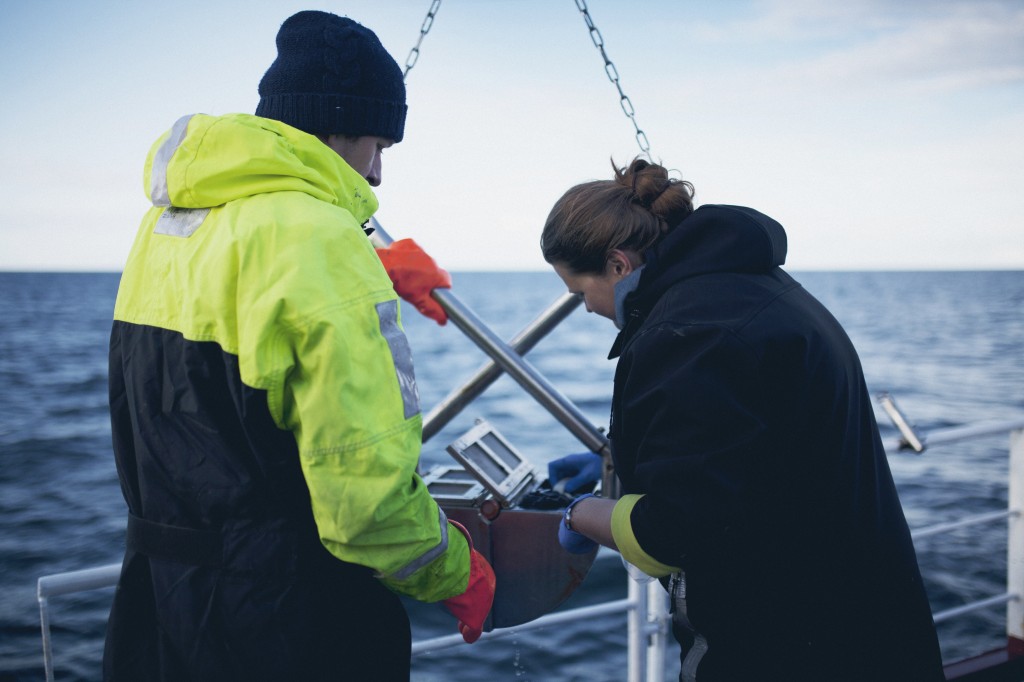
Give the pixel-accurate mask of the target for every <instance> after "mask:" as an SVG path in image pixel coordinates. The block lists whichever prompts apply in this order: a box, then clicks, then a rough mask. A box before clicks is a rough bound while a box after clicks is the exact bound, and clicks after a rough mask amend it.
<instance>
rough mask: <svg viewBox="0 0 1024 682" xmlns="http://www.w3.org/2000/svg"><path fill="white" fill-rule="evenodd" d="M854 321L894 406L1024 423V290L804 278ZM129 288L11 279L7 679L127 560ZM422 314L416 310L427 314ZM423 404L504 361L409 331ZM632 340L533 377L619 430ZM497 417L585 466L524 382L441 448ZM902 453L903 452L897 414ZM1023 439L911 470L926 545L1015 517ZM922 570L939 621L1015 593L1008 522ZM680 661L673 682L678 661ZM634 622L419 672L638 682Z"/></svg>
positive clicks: (416, 323) (540, 363)
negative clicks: (125, 306)
mask: <svg viewBox="0 0 1024 682" xmlns="http://www.w3.org/2000/svg"><path fill="white" fill-rule="evenodd" d="M797 279H799V280H800V281H801V282H802V283H803V284H804V285H805V286H806V288H808V289H809V290H810V291H811V292H812V293H814V294H815V295H816V296H817V297H818V298H820V299H821V300H822V301H823V302H824V303H825V304H826V305H827V306H828V307H829V308H830V309H831V310H832V312H833V313H834V314H835V315H836V317H837V318H838V319H839V320H840V322H842V323H843V325H844V327H846V329H847V331H848V332H849V334H850V336H851V338H852V339H853V341H854V343H855V345H856V346H857V348H858V350H859V352H860V355H861V358H862V361H863V364H864V369H865V373H866V375H867V379H868V385H869V387H870V388H871V390H872V391H874V392H876V393H877V392H881V391H888V392H890V393H892V394H893V395H894V396H896V398H897V400H898V402H899V405H900V407H901V408H902V409H903V410H904V412H906V413H907V415H908V416H909V418H910V420H911V421H912V422H913V423H914V424H915V426H916V427H918V428H919V429H921V430H922V431H924V432H927V431H929V430H933V429H938V428H945V427H949V426H956V425H961V424H967V423H976V422H983V421H990V420H999V419H1008V418H1011V417H1016V416H1018V415H1020V414H1021V413H1022V412H1024V314H1022V312H1021V311H1022V310H1024V272H1019V271H1018V272H984V273H966V272H939V273H802V274H798V275H797ZM117 280H118V277H117V275H112V274H62V275H52V274H9V273H0V294H2V295H0V386H2V387H3V391H2V392H0V462H2V466H0V580H2V589H0V681H10V680H38V679H41V678H42V663H41V661H42V654H41V646H40V638H39V621H38V617H39V616H38V608H37V605H36V602H35V581H36V579H37V578H38V577H39V576H41V575H46V574H52V573H58V572H62V571H70V570H77V569H81V568H87V567H92V566H99V565H104V564H108V563H112V562H115V561H118V560H119V559H120V556H121V554H120V553H121V548H122V547H123V534H124V516H125V507H124V502H123V500H122V498H121V493H120V488H119V487H118V483H117V476H116V473H115V472H114V466H113V459H112V456H111V454H110V427H109V422H108V417H107V408H106V345H107V335H108V333H109V326H110V325H109V320H110V315H111V311H112V309H113V300H114V293H115V291H116V287H117ZM454 291H455V293H456V294H457V295H458V296H459V297H460V299H461V300H462V301H463V302H464V303H466V304H467V305H469V307H470V308H471V309H473V310H474V311H475V312H476V313H477V315H478V316H479V317H480V318H481V319H483V320H484V321H485V322H486V323H487V324H488V325H490V326H491V327H492V329H493V330H494V331H495V332H496V333H497V334H498V335H499V336H501V337H502V338H506V339H508V338H511V337H512V336H513V335H515V334H516V333H517V332H518V331H519V330H520V329H522V328H523V327H524V326H525V325H526V324H527V323H529V322H530V321H531V320H533V319H534V318H535V317H536V316H537V315H538V314H539V313H540V311H541V310H542V309H544V308H545V307H547V306H548V305H549V304H551V303H552V302H553V301H554V300H555V299H556V298H557V297H558V296H560V295H561V293H562V289H561V284H560V283H559V282H558V280H557V278H555V277H554V275H552V274H550V273H515V274H510V273H457V274H456V275H455V289H454ZM409 310H411V309H409V308H406V311H407V312H408V311H409ZM406 326H407V329H408V332H409V336H410V340H411V343H412V347H413V351H414V353H415V357H416V371H417V378H418V382H419V385H420V392H421V397H422V400H423V405H424V407H425V408H426V409H429V408H430V407H431V406H432V405H434V404H436V403H437V402H438V401H439V400H441V399H442V398H443V397H444V396H445V395H447V394H448V392H449V391H450V390H452V389H453V388H454V387H456V386H457V385H459V384H460V383H461V382H462V381H463V380H465V379H466V378H468V377H469V376H471V375H472V374H473V372H475V371H476V370H477V369H478V368H479V367H480V366H481V365H482V364H483V363H484V357H483V355H482V354H481V353H480V351H478V350H477V349H476V348H475V347H474V346H473V345H472V344H471V343H470V342H469V341H468V340H466V339H465V338H464V337H462V335H461V334H460V333H459V332H458V330H456V329H455V328H454V327H453V326H452V325H448V326H446V327H444V328H438V327H436V326H435V325H433V323H431V322H429V321H426V320H424V319H423V318H420V317H419V316H417V315H416V313H415V312H412V313H411V314H410V315H409V319H407V320H406ZM613 336H614V329H613V328H612V327H611V325H610V323H608V322H607V321H605V320H603V319H601V318H597V317H596V316H593V315H586V314H584V313H583V311H582V310H579V311H577V312H575V313H573V315H572V316H570V318H569V319H568V320H566V321H565V322H564V323H563V324H562V325H561V326H560V327H559V328H558V329H556V330H555V331H554V332H553V333H552V334H551V335H550V336H549V337H548V338H546V339H544V340H543V341H541V342H540V343H539V344H538V346H537V347H536V348H535V349H534V350H533V351H531V352H530V353H529V355H528V356H527V359H528V360H529V361H530V362H531V363H532V364H533V365H534V366H535V367H537V368H538V369H539V370H540V371H541V373H542V374H544V376H546V377H547V378H548V379H549V380H550V381H551V382H552V383H553V384H555V385H556V386H557V387H558V388H559V389H560V390H561V391H562V392H563V393H564V394H565V395H566V396H567V397H568V398H569V399H570V400H572V401H573V402H575V403H576V404H577V405H578V406H579V408H580V409H581V410H582V411H583V413H584V414H585V415H586V416H587V417H588V418H590V419H591V420H592V421H593V422H594V423H595V424H597V425H606V424H607V418H608V393H609V391H610V387H611V377H612V370H613V363H612V362H609V361H608V360H606V359H605V358H606V355H607V350H608V347H609V346H610V344H611V341H612V339H613ZM475 417H486V418H487V419H488V420H490V421H491V422H493V423H494V424H495V425H496V426H497V427H498V428H499V429H500V430H501V431H502V433H504V434H505V435H506V436H508V437H509V438H510V439H511V440H512V442H513V444H515V445H516V446H517V447H518V448H519V449H520V450H521V451H522V452H523V453H524V454H526V455H527V456H528V457H529V458H530V459H531V460H533V461H534V463H535V464H537V465H538V466H540V467H541V468H543V465H544V464H545V463H546V462H547V461H548V460H549V459H551V458H554V457H557V456H559V455H561V454H564V453H566V452H574V451H578V450H580V449H581V448H580V446H579V444H578V442H576V440H575V439H574V438H573V437H572V436H571V435H569V434H568V433H567V432H566V431H565V430H564V429H563V428H562V427H561V426H560V425H558V424H557V422H555V420H554V419H553V418H552V417H550V416H549V415H548V414H547V413H546V412H544V411H543V410H542V409H541V408H539V407H537V406H536V405H535V404H534V403H533V401H532V400H531V399H530V398H528V397H527V396H526V395H525V393H523V392H522V390H521V389H520V388H519V387H518V386H517V385H516V384H515V383H514V382H512V381H511V380H510V379H508V378H502V379H499V380H498V381H497V382H496V383H495V384H494V385H493V386H492V387H491V388H490V389H489V390H488V391H487V392H486V393H485V394H484V396H483V398H481V399H480V400H479V401H477V402H476V403H475V404H474V405H472V406H470V407H469V408H467V409H466V410H465V411H464V412H463V413H462V414H460V415H459V416H458V417H457V418H456V419H455V420H454V421H453V423H452V424H450V425H449V426H447V427H446V428H445V429H443V430H442V431H441V432H440V433H439V434H438V435H437V436H435V437H434V438H433V439H432V440H431V441H430V442H429V443H427V444H426V446H425V448H424V457H423V459H424V464H425V466H426V467H428V468H429V467H430V466H432V465H434V464H440V463H448V462H449V461H450V460H449V458H448V456H447V454H445V452H444V446H445V445H446V444H447V443H449V442H451V441H452V440H454V439H455V438H456V437H457V436H459V435H460V434H461V433H462V432H463V431H464V430H465V429H467V428H468V427H469V426H470V425H471V424H472V421H473V419H474V418H475ZM879 421H880V424H881V426H882V429H883V436H884V437H885V438H887V439H890V438H892V437H894V435H895V432H894V430H893V429H892V428H890V427H889V424H888V420H887V418H886V417H885V415H884V414H883V413H881V411H879ZM1006 448H1007V439H1006V436H1005V435H1001V436H997V437H990V438H984V439H979V440H977V441H973V442H965V443H959V444H954V445H946V446H936V447H935V448H932V449H929V450H928V451H927V452H926V453H925V454H924V455H921V456H916V455H913V454H908V453H893V454H891V456H890V464H891V466H892V469H893V473H894V476H895V478H896V481H897V484H898V486H899V488H900V494H901V496H902V499H903V503H904V507H905V509H906V512H907V517H908V520H909V522H910V525H911V528H919V527H923V526H928V525H931V524H933V523H938V522H944V521H950V520H954V519H956V518H959V517H960V516H962V515H963V514H965V513H980V512H986V511H997V510H1001V509H1005V507H1006V503H1007V500H1006V495H1007V487H1006V485H1007V459H1006ZM918 556H919V560H920V563H921V566H922V571H923V573H924V576H925V581H926V584H927V588H928V593H929V597H930V599H931V601H932V606H933V608H934V609H935V610H936V611H940V610H945V609H948V608H952V607H954V606H957V605H960V604H963V603H967V602H970V601H973V600H976V599H980V598H984V597H987V596H990V595H993V594H997V593H1002V592H1003V591H1005V571H1006V531H1005V523H997V524H993V525H992V526H991V527H990V526H984V527H981V528H978V527H975V528H972V529H965V530H958V531H954V532H953V533H950V534H946V535H941V536H936V537H931V538H926V539H922V540H920V541H919V542H918ZM625 580H626V579H625V577H624V575H623V573H622V571H621V565H620V564H619V562H618V559H616V558H615V557H614V556H611V555H609V556H607V557H605V555H602V556H601V558H599V559H598V561H597V562H596V563H595V566H594V569H592V571H591V573H590V575H589V576H588V577H587V580H586V582H585V583H584V585H583V587H582V588H581V589H580V590H578V591H577V593H576V594H575V595H573V597H572V598H571V599H570V600H569V602H567V604H566V606H567V607H572V606H580V605H585V604H593V603H598V602H602V601H607V600H609V599H619V598H623V597H624V596H625V594H626V586H625ZM110 598H111V590H110V589H109V588H108V589H102V590H96V591H93V592H86V593H81V594H79V595H73V596H68V597H60V598H57V599H55V600H54V601H53V603H52V604H51V619H52V624H53V625H52V627H53V634H54V651H55V658H56V666H57V679H58V680H94V679H97V678H98V676H99V673H98V671H99V659H100V651H101V641H102V637H103V629H104V625H105V620H106V613H107V610H108V608H109V602H110ZM407 603H408V605H409V608H410V611H411V613H412V618H413V627H414V636H415V637H417V638H418V639H424V638H430V637H437V636H440V635H446V634H449V633H451V632H454V630H453V628H452V627H451V622H450V618H449V617H448V616H446V615H445V614H444V613H442V612H441V611H440V610H439V609H438V608H437V607H434V606H429V605H422V604H416V603H414V602H407ZM939 634H940V639H941V642H942V647H943V654H944V656H945V657H946V658H947V660H951V659H956V658H960V657H963V656H966V655H970V654H973V653H977V652H978V651H981V650H984V649H987V648H992V647H996V646H1000V645H1001V644H1002V642H1003V641H1004V634H1005V615H1004V609H1002V608H1001V607H997V608H992V609H986V610H984V611H980V612H977V613H975V614H972V615H969V616H966V617H964V618H961V619H957V620H955V621H954V622H952V623H947V624H942V625H940V627H939ZM676 655H677V654H676V653H675V649H674V648H673V649H672V650H671V651H670V653H669V656H668V659H669V660H668V661H667V665H666V670H667V674H666V679H675V676H676V674H677V673H678V658H676ZM625 664H626V650H625V616H624V615H623V616H605V617H601V618H599V619H594V620H593V621H591V622H588V623H584V624H573V625H563V626H557V627H551V628H545V629H543V630H539V631H534V632H520V633H517V634H515V635H514V636H510V637H507V638H504V639H499V640H495V641H493V642H483V643H478V644H476V645H474V646H473V647H471V648H466V649H456V650H447V651H444V652H439V653H436V654H427V655H423V656H420V657H417V658H416V659H415V660H414V676H413V678H414V680H417V681H418V682H433V681H434V680H437V681H441V680H463V679H491V680H495V681H498V680H517V681H520V682H526V681H527V680H534V681H541V680H552V679H557V680H560V681H564V680H621V679H623V678H624V676H625V673H624V669H625Z"/></svg>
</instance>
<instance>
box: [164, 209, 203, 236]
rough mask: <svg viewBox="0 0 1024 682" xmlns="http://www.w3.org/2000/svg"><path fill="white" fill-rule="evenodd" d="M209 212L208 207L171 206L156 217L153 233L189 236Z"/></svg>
mask: <svg viewBox="0 0 1024 682" xmlns="http://www.w3.org/2000/svg"><path fill="white" fill-rule="evenodd" d="M209 214H210V209H208V208H174V207H173V206H171V207H169V208H166V209H164V212H163V213H161V214H160V217H159V218H157V221H156V227H154V228H153V233H154V234H167V235H170V236H172V237H191V236H192V233H193V232H195V231H196V230H198V229H199V226H200V225H202V224H203V221H204V220H206V216H207V215H209Z"/></svg>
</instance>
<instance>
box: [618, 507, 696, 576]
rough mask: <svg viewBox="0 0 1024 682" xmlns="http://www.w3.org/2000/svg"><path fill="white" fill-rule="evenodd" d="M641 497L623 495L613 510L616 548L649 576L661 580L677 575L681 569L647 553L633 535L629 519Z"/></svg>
mask: <svg viewBox="0 0 1024 682" xmlns="http://www.w3.org/2000/svg"><path fill="white" fill-rule="evenodd" d="M641 497H643V495H623V496H622V497H620V498H619V501H618V502H616V503H615V508H614V509H612V538H613V539H614V540H615V546H616V547H618V548H619V552H620V553H621V554H622V556H623V558H624V559H625V560H626V561H628V562H629V563H631V564H633V565H634V566H636V567H637V568H639V569H640V570H641V571H643V572H644V573H646V574H647V575H649V576H653V577H655V578H660V577H662V576H666V575H669V574H670V573H675V572H677V571H679V570H680V569H679V568H677V567H675V566H667V565H665V564H663V563H661V562H660V561H658V560H657V559H655V558H654V557H652V556H651V555H650V554H648V553H647V552H645V551H644V550H643V549H642V548H641V547H640V543H639V542H637V540H636V536H635V535H633V526H632V524H631V523H630V520H629V517H630V515H631V514H632V513H633V507H635V506H636V503H637V502H639V501H640V498H641Z"/></svg>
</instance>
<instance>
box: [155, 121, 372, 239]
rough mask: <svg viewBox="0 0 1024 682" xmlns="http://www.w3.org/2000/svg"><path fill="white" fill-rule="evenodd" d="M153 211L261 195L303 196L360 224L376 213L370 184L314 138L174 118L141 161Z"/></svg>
mask: <svg viewBox="0 0 1024 682" xmlns="http://www.w3.org/2000/svg"><path fill="white" fill-rule="evenodd" d="M143 182H144V184H145V190H146V194H147V195H148V196H149V198H150V201H152V202H153V205H154V206H158V207H167V206H173V207H175V208H186V209H195V208H212V207H215V206H221V205H223V204H226V203H228V202H229V201H234V200H236V199H241V198H244V197H248V196H252V195H256V194H265V193H267V192H285V191H291V192H303V193H305V194H309V195H311V196H313V197H315V198H316V199H319V200H321V201H326V202H328V203H331V204H334V205H336V206H339V207H341V208H344V209H346V210H348V211H349V212H351V213H352V215H353V216H355V218H356V220H358V221H359V222H360V223H363V222H365V221H366V220H368V219H369V218H370V216H371V215H373V213H374V211H376V210H377V205H378V204H377V197H376V196H375V195H374V194H373V191H372V190H371V189H370V184H369V183H368V182H367V181H366V179H365V178H363V177H362V176H361V175H359V174H358V173H357V172H355V171H354V170H352V168H351V167H350V166H349V165H348V164H347V163H345V161H344V160H343V159H342V158H341V157H340V156H338V155H337V154H336V153H335V152H334V151H332V150H331V149H330V148H329V147H328V146H327V145H325V144H324V143H323V142H321V141H320V140H319V139H317V138H316V137H315V136H313V135H309V134H308V133H304V132H302V131H300V130H297V129H296V128H292V127H291V126H289V125H287V124H284V123H281V122H280V121H275V120H272V119H267V118H260V117H258V116H252V115H250V114H230V115H227V116H207V115H205V114H194V115H191V116H183V117H182V118H180V119H178V121H177V122H176V123H175V124H174V127H173V128H171V130H169V131H168V132H166V133H164V134H163V135H162V136H161V137H160V139H158V140H157V141H156V142H155V143H154V144H153V146H152V148H151V149H150V151H149V155H148V156H147V158H146V167H145V172H144V174H143Z"/></svg>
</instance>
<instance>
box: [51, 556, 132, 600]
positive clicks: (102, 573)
mask: <svg viewBox="0 0 1024 682" xmlns="http://www.w3.org/2000/svg"><path fill="white" fill-rule="evenodd" d="M120 575H121V564H119V563H118V564H107V565H106V566H97V567H96V568H86V569H83V570H81V571H70V572H68V573H56V574H54V575H44V576H43V577H42V578H40V579H39V581H38V582H37V583H36V597H37V598H39V599H45V598H47V597H57V596H60V595H62V594H71V593H72V592H84V591H85V590H95V589H97V588H100V587H113V586H114V585H116V584H117V578H118V576H120Z"/></svg>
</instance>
